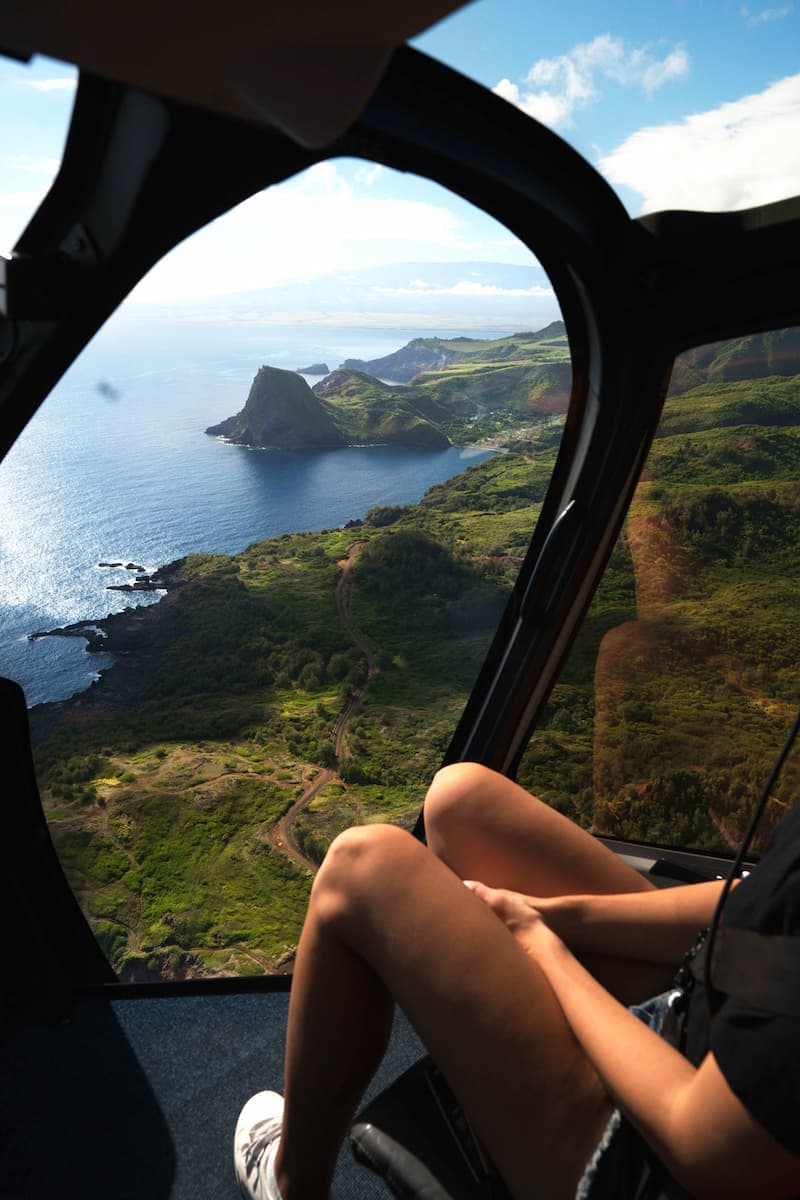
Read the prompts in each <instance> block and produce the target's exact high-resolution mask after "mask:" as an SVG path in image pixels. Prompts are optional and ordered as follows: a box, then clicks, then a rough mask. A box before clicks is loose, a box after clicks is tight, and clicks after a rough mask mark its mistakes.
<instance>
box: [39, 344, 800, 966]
mask: <svg viewBox="0 0 800 1200" xmlns="http://www.w3.org/2000/svg"><path fill="white" fill-rule="evenodd" d="M516 340H517V344H518V345H520V344H522V343H523V342H524V339H523V338H522V336H521V335H518V336H517V339H516ZM501 341H504V342H508V341H509V339H501ZM554 342H555V343H557V342H558V336H555V337H554ZM532 344H533V345H534V346H535V345H538V346H539V348H540V349H542V347H543V346H545V348H546V345H545V342H543V341H542V339H539V341H538V342H535V341H534V342H533V343H532ZM498 346H499V343H497V342H495V343H487V342H482V343H478V344H475V343H471V342H470V343H468V349H466V350H464V351H463V352H464V354H467V353H470V354H471V355H472V365H473V367H474V375H475V377H476V378H478V379H483V380H487V379H489V378H491V371H492V370H494V369H496V368H497V360H495V362H494V366H493V365H492V362H491V361H490V360H489V359H488V358H487V354H488V353H490V352H494V351H493V350H492V347H494V349H495V350H497V349H498ZM751 349H752V347H751ZM551 350H552V353H553V355H556V354H558V353H560V352H561V351H560V350H559V348H558V346H557V345H555V344H554V345H553V346H552V347H551ZM739 350H740V360H741V361H743V362H746V363H747V370H748V371H752V363H751V357H752V355H750V354H749V352H748V348H747V346H746V345H745V346H740V347H739ZM459 352H461V351H459ZM693 353H694V352H693ZM723 357H724V356H723ZM719 361H722V358H721V356H720V352H719V350H718V349H717V351H716V352H715V353H714V354H710V353H709V354H705V355H704V354H701V353H700V352H697V353H695V357H694V361H693V363H692V364H691V371H692V372H694V373H695V376H697V375H699V374H700V373H702V372H708V371H710V370H712V369H713V368H714V364H715V363H717V362H719ZM518 365H519V364H517V366H518ZM767 365H768V366H769V368H770V369H771V368H772V367H774V361H773V360H770V362H769V363H768V364H767ZM517 366H515V365H514V364H513V363H512V364H510V365H509V367H508V369H509V370H510V371H513V370H516V369H517ZM546 367H547V364H545V363H539V368H537V369H544V368H546ZM526 369H527V368H526ZM764 369H765V370H766V369H767V367H766V366H765V368H764ZM459 374H460V376H461V377H464V376H466V375H467V374H469V372H468V370H467V367H466V366H465V365H464V363H463V362H462V363H461V364H453V365H452V366H448V367H445V368H443V369H442V370H441V371H439V372H438V373H436V374H434V373H430V374H428V375H425V376H423V377H422V379H421V380H416V381H415V382H414V384H413V385H412V386H411V387H408V388H392V387H389V386H387V385H382V384H380V383H379V382H377V381H376V380H375V379H374V378H373V379H370V378H369V377H367V376H365V375H364V374H363V373H358V372H356V371H352V370H347V371H341V372H336V373H334V376H332V377H331V380H330V381H327V382H329V387H328V389H327V391H326V390H325V388H324V387H323V388H322V389H321V392H320V391H319V390H317V389H315V392H316V396H315V399H316V400H317V402H318V403H319V404H320V406H321V407H323V410H324V411H325V412H326V413H327V414H329V416H330V419H331V421H332V423H333V424H334V425H335V427H336V428H337V429H339V428H343V427H344V426H345V425H346V424H347V423H348V422H355V421H358V422H361V424H360V426H359V428H360V436H362V437H364V438H367V437H371V436H375V434H376V431H378V430H380V429H381V428H382V427H383V426H382V423H383V422H385V421H386V420H387V419H391V418H392V414H394V413H396V412H398V411H402V412H403V413H404V414H405V415H406V416H407V417H409V418H410V419H413V418H415V417H416V416H418V417H419V419H420V420H424V421H428V422H431V423H432V426H436V427H438V428H440V429H444V428H447V422H448V421H449V422H450V427H451V428H452V423H453V422H454V421H455V420H456V418H455V417H454V416H453V415H452V413H453V408H450V409H447V406H446V404H445V402H444V401H443V399H442V397H443V396H444V397H447V396H451V395H452V392H453V391H454V390H457V385H455V384H454V383H453V380H454V379H455V378H457V377H458V376H459ZM676 374H677V375H678V377H679V389H680V388H681V386H682V385H681V383H680V380H681V379H683V380H684V381H685V378H686V375H685V372H682V368H681V369H679V370H678V372H676ZM337 376H338V378H337ZM509 378H516V377H514V376H509ZM459 386H460V385H459ZM480 386H483V384H481V385H480ZM799 386H800V385H799V384H798V380H797V378H795V377H787V376H786V375H781V374H775V373H772V374H768V375H766V374H765V375H762V376H760V377H755V378H751V377H747V378H743V379H733V380H719V379H717V380H716V381H709V380H708V379H706V380H705V381H702V382H700V383H697V382H696V381H695V382H694V384H693V386H692V387H691V388H688V389H687V388H684V389H683V390H679V391H678V392H677V393H675V394H673V395H672V396H671V397H670V398H669V399H668V401H667V404H666V407H665V412H664V417H663V420H662V423H661V426H660V428H659V431H658V436H657V437H656V440H655V442H654V445H653V449H652V453H651V456H650V459H649V462H648V464H647V467H646V470H645V473H644V476H643V479H642V481H641V483H640V485H639V488H638V489H637V492H636V496H635V498H634V501H633V504H632V506H631V510H630V514H629V517H628V520H627V522H626V526H625V529H624V532H623V535H622V536H621V538H620V540H619V542H618V544H617V546H616V548H615V550H614V552H613V554H612V556H611V559H610V562H609V565H608V568H607V570H606V573H605V575H604V577H603V580H602V582H601V584H600V587H599V589H598V592H597V595H596V597H595V600H594V602H593V604H592V606H591V609H590V611H589V614H588V617H587V619H586V621H585V623H584V625H583V627H582V629H581V631H580V633H579V635H578V637H577V639H576V641H575V644H574V646H573V648H572V650H571V652H570V655H569V658H568V660H567V663H566V665H565V668H564V671H563V673H562V675H561V677H560V680H559V682H558V684H557V685H556V687H555V689H554V691H553V693H552V696H551V698H550V701H549V704H548V706H547V709H546V711H545V714H544V717H543V719H542V720H541V722H540V724H539V727H538V728H537V730H536V731H535V734H534V736H533V739H532V742H531V745H530V747H529V749H528V751H527V752H526V754H525V756H524V758H523V761H522V764H521V767H520V772H519V778H520V781H521V782H523V783H524V784H525V785H526V786H528V787H530V788H531V790H533V791H535V792H536V793H537V794H539V795H541V796H542V797H543V798H544V799H546V800H547V801H548V802H550V803H551V804H553V805H554V806H555V807H557V808H559V809H561V810H562V811H564V812H567V813H569V814H570V815H571V816H574V817H576V818H577V819H578V820H580V821H582V822H583V823H584V824H585V825H587V826H589V827H593V828H595V829H597V830H599V831H601V832H605V833H609V834H614V835H616V836H621V837H631V838H634V839H642V840H649V841H656V842H664V843H677V844H682V845H687V846H695V847H698V848H706V849H718V850H724V849H726V848H728V847H730V846H731V845H733V844H734V843H735V841H736V840H737V838H738V837H739V835H740V833H741V830H742V827H743V824H744V822H745V820H746V817H747V814H748V812H749V810H750V808H751V806H752V802H753V797H754V793H755V790H756V789H757V787H758V786H759V783H760V781H762V780H763V778H764V777H765V774H766V771H767V769H768V766H769V764H770V762H771V760H772V758H773V756H774V753H775V751H776V749H777V747H778V746H779V745H780V743H781V741H782V739H783V737H784V736H785V732H786V729H787V727H788V724H789V721H790V719H791V715H792V710H793V706H794V705H795V704H796V700H797V692H798V681H797V632H796V631H797V629H798V627H800V621H799V619H800V611H799V610H800V588H799V587H798V583H799V582H800V580H799V579H798V575H800V391H799V390H798V388H799ZM512 393H513V389H512ZM504 402H505V403H506V405H507V407H506V409H505V413H506V417H505V421H506V423H505V426H504V428H505V431H506V434H507V435H508V441H509V444H512V445H513V447H514V448H513V450H511V451H510V452H506V453H502V454H496V455H493V456H492V457H490V458H488V459H486V460H485V461H483V462H481V463H479V464H476V465H473V466H471V467H469V468H468V469H467V470H465V471H464V472H463V473H462V474H460V475H458V476H456V477H455V478H453V479H451V480H449V481H448V482H447V483H444V484H439V485H437V486H436V487H434V488H431V489H430V491H429V492H428V493H427V494H426V495H425V497H424V498H423V500H422V501H421V503H420V504H419V505H398V506H382V507H379V508H375V509H373V510H372V511H371V512H370V513H369V514H368V515H367V517H366V518H365V520H364V521H363V522H361V523H360V524H359V523H355V525H354V526H352V527H350V528H347V529H334V530H322V531H320V532H317V533H307V534H296V535H284V536H283V537H281V538H275V539H272V540H270V541H266V542H259V543H256V544H255V545H253V546H251V547H249V548H248V549H247V550H245V551H244V552H242V553H241V554H238V555H234V556H232V557H225V556H212V555H194V556H191V557H189V558H188V559H186V560H185V561H183V562H181V563H178V564H175V565H174V566H173V567H171V568H170V569H169V571H168V573H167V574H168V579H169V585H170V591H169V595H168V597H167V599H166V601H164V602H162V603H161V604H159V605H157V606H155V607H153V608H149V609H145V610H138V612H137V613H136V615H135V616H128V617H125V616H124V615H123V616H122V617H119V618H113V619H111V620H110V621H107V622H104V623H103V625H104V626H105V629H106V631H107V633H108V638H107V639H106V641H105V642H104V643H103V648H104V649H110V650H114V648H115V646H116V647H119V648H125V649H126V650H128V651H129V652H128V653H127V654H125V655H120V656H119V658H118V661H117V665H116V666H115V667H114V668H113V669H112V670H111V671H110V672H108V673H106V675H105V676H104V677H103V679H102V681H101V683H99V684H98V685H96V686H95V687H93V688H92V689H91V690H90V691H89V692H88V693H84V694H82V695H81V696H80V697H78V698H77V699H76V700H75V701H74V702H70V703H67V704H62V705H54V706H45V707H44V708H43V709H41V710H39V711H36V712H34V714H33V727H34V733H35V739H36V750H35V752H36V759H37V766H38V770H39V775H40V779H41V781H42V785H43V796H44V803H45V807H46V810H47V814H48V818H49V821H50V826H51V829H52V831H53V837H54V840H55V842H56V845H57V846H58V849H59V852H60V854H61V856H62V860H63V862H64V865H65V869H66V871H67V873H68V876H69V878H70V881H71V883H72V885H73V887H74V888H75V891H76V893H77V895H78V896H79V898H80V901H81V903H82V905H83V907H84V910H85V911H86V912H87V914H88V916H89V919H90V921H91V923H92V925H93V927H94V928H95V930H96V931H97V934H98V937H99V938H100V940H101V941H102V943H103V945H104V946H105V948H106V949H107V951H108V953H109V955H110V957H111V958H112V961H113V962H114V964H115V966H116V967H117V968H118V969H119V970H121V971H122V973H123V974H124V975H125V976H126V977H133V978H155V977H158V978H162V977H175V976H180V975H183V974H198V973H200V974H213V973H220V972H222V973H226V972H232V971H233V972H263V971H265V970H268V971H271V970H279V969H282V966H283V964H285V963H286V962H287V961H288V958H290V956H291V949H292V946H293V944H294V943H295V942H296V939H297V936H298V934H299V929H300V926H301V922H302V916H303V912H304V907H305V903H306V899H307V895H308V890H309V886H310V880H311V867H313V864H314V863H317V862H319V861H320V859H321V857H322V855H323V854H324V851H325V848H326V847H327V845H328V844H329V842H330V840H331V838H332V837H333V836H334V835H335V834H336V833H337V832H338V831H339V830H340V829H342V828H344V827H345V826H347V825H349V824H352V823H359V822H370V821H382V820H389V821H395V822H399V823H400V824H403V825H406V826H409V825H410V824H411V823H412V822H413V820H414V819H415V817H416V814H417V812H418V810H419V806H420V803H421V800H422V797H423V795H424V792H425V788H426V786H427V783H428V782H429V780H430V778H431V776H432V774H433V772H434V771H435V769H436V767H437V765H438V764H439V762H440V761H441V757H442V754H443V753H444V751H445V749H446V747H447V744H448V742H449V739H450V737H451V735H452V731H453V729H454V727H455V724H456V722H457V720H458V717H459V715H460V713H461V711H462V709H463V705H464V702H465V700H466V698H467V696H468V695H469V691H470V689H471V686H472V684H473V681H474V679H475V676H476V674H477V672H478V670H479V668H480V664H481V662H482V660H483V657H484V655H485V653H486V649H487V647H488V645H489V642H490V640H491V638H492V636H493V632H494V629H495V626H496V623H497V620H498V617H499V614H500V613H501V612H502V608H503V605H504V603H505V601H506V598H507V596H508V594H509V591H510V589H511V586H512V584H513V580H514V578H515V577H516V574H517V572H518V570H519V566H520V564H521V561H522V557H523V555H524V553H525V551H526V548H527V545H528V543H529V540H530V536H531V532H532V530H533V528H534V526H535V523H536V520H537V517H538V514H539V510H540V506H541V503H542V500H543V498H544V495H545V492H546V489H547V485H548V481H549V478H550V474H551V471H552V468H553V464H554V462H555V456H556V453H557V450H558V444H559V439H560V428H561V418H560V417H559V415H558V414H553V413H550V414H548V413H547V412H546V411H545V412H539V413H538V414H536V419H535V420H532V419H530V418H523V417H521V416H520V417H519V418H516V417H514V415H513V412H512V410H513V405H514V403H515V401H514V400H513V398H512V397H509V396H506V397H505V401H504ZM448 403H454V402H452V400H451V401H448ZM424 404H427V405H428V407H427V408H425V407H423V405H424ZM401 405H405V408H398V406H401ZM437 406H438V407H437ZM443 412H449V413H450V416H449V417H444V416H442V413H443ZM509 413H511V415H509ZM387 415H388V416H387ZM482 419H483V418H482ZM485 419H486V420H488V419H489V418H488V416H487V417H486V418H485ZM492 419H495V417H493V418H492ZM496 419H497V421H498V422H500V420H501V417H500V416H499V415H498V416H497V417H496ZM799 783H800V774H799V773H798V768H797V764H792V763H790V764H789V767H788V768H787V771H786V774H785V775H784V777H783V780H782V782H781V784H780V786H779V788H778V791H777V794H776V796H775V797H774V798H773V802H772V805H771V815H770V820H772V821H773V822H774V820H775V819H776V818H777V816H778V815H779V814H780V812H781V811H782V810H783V808H784V807H785V806H786V805H787V804H788V803H790V802H791V801H792V800H793V798H794V796H795V795H796V787H797V785H798V784H799ZM762 844H763V842H762ZM287 956H288V958H287Z"/></svg>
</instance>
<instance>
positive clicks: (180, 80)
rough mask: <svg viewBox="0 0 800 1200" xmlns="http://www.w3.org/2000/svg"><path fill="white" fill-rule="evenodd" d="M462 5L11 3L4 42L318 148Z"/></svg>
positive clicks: (452, 0) (24, 53) (251, 0)
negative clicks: (415, 42) (400, 51)
mask: <svg viewBox="0 0 800 1200" xmlns="http://www.w3.org/2000/svg"><path fill="white" fill-rule="evenodd" d="M461 3H462V0H406V2H405V3H403V4H402V5H399V4H374V3H370V0H348V3H347V4H343V5H331V4H326V3H324V2H323V0H311V2H310V3H308V2H307V3H303V4H281V5H270V6H269V7H268V8H267V7H265V6H264V5H263V4H259V3H257V2H256V0H233V3H230V4H227V5H226V6H225V9H224V12H223V11H222V9H221V8H220V5H219V4H216V3H210V2H209V0H201V2H200V3H192V4H189V3H186V2H184V3H179V4H169V5H164V4H160V3H158V2H157V0H145V2H144V3H137V4H132V3H122V4H117V3H115V4H106V3H103V2H102V0H77V3H72V4H69V5H68V6H65V5H64V4H63V3H60V2H59V0H37V2H35V3H33V4H19V3H12V4H10V5H7V6H4V11H3V13H2V17H0V45H2V46H3V48H4V49H5V50H7V51H8V52H10V53H12V54H14V55H16V56H19V57H22V58H28V57H30V56H31V55H32V54H34V53H38V54H47V55H50V56H51V57H53V58H58V59H62V60H64V61H66V62H71V63H74V64H75V65H76V66H78V67H79V68H80V69H81V70H82V71H87V72H89V73H90V74H93V75H99V76H102V77H103V78H105V79H111V80H114V81H116V82H118V83H126V84H129V85H131V86H133V87H136V88H140V89H141V90H142V91H146V92H154V93H156V94H157V95H160V96H166V97H168V98H170V99H173V100H180V101H183V102H184V103H188V104H193V105H196V106H198V107H200V108H205V109H209V110H211V111H212V112H216V113H223V114H225V115H227V116H232V117H238V118H240V119H244V120H248V121H256V122H258V123H259V124H264V123H266V124H269V125H275V126H277V127H278V128H279V129H281V130H283V132H285V133H289V134H290V135H291V136H292V137H294V138H296V140H297V141H299V142H301V143H302V144H303V145H307V146H321V145H324V144H326V143H327V142H329V141H331V140H332V139H333V138H334V137H336V136H337V135H338V134H340V133H342V132H343V131H344V129H346V128H347V126H348V125H350V124H351V123H352V121H353V120H354V119H355V117H356V116H357V115H358V113H359V111H360V110H361V109H362V108H363V106H364V104H365V103H366V101H367V99H368V98H369V96H370V95H371V94H372V92H373V91H374V90H375V88H376V87H377V85H378V83H379V82H380V80H381V78H382V76H383V74H384V71H385V70H386V67H387V65H388V62H389V58H390V56H391V53H392V51H393V50H394V49H395V48H396V47H397V46H399V45H400V44H401V43H402V42H404V41H406V40H408V39H409V38H411V37H414V36H415V35H416V34H418V33H421V32H422V31H423V30H424V29H427V28H428V26H430V25H432V24H434V23H435V22H436V21H438V20H440V19H441V18H442V17H444V16H446V15H447V14H448V13H450V12H452V11H453V10H454V9H456V8H459V7H461Z"/></svg>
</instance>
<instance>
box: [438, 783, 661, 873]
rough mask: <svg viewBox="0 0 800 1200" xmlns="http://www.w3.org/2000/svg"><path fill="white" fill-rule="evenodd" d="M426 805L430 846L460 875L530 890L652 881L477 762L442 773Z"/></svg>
mask: <svg viewBox="0 0 800 1200" xmlns="http://www.w3.org/2000/svg"><path fill="white" fill-rule="evenodd" d="M424 811H425V830H426V834H427V838H428V845H429V846H430V848H431V850H432V851H433V853H434V854H435V855H436V856H437V857H438V858H441V859H442V861H443V862H446V863H447V865H448V866H449V867H451V868H452V870H453V871H455V873H456V875H458V876H460V877H461V878H462V879H480V880H481V881H482V882H483V883H488V884H489V885H490V886H492V887H506V888H511V889H512V890H513V891H515V892H523V893H524V894H525V895H528V896H566V895H570V894H576V893H583V894H585V893H589V892H592V893H598V894H599V893H602V892H636V891H648V890H650V889H651V888H652V886H653V885H652V883H650V882H648V880H646V879H643V878H642V876H641V875H639V874H638V872H637V871H634V870H633V868H632V867H629V866H628V865H627V864H626V863H624V862H622V861H621V859H619V858H618V857H617V855H616V854H614V853H613V852H612V851H611V850H609V849H608V848H607V847H606V846H604V845H603V844H602V842H599V841H598V840H597V839H596V838H593V837H592V836H591V834H589V833H587V832H586V831H585V830H584V829H581V828H580V827H579V826H578V825H575V824H574V823H573V822H572V821H570V820H569V819H568V818H567V817H565V816H562V814H561V813H559V812H556V811H555V809H553V808H550V807H549V806H548V805H547V804H543V803H542V801H541V800H537V799H536V797H535V796H531V795H530V794H529V793H528V792H526V791H525V790H524V789H523V788H521V787H520V786H519V784H516V783H514V782H513V781H512V780H511V779H507V778H506V777H505V775H499V774H498V773H497V772H496V771H492V770H490V769H489V768H488V767H483V766H481V765H480V764H479V763H453V764H452V765H451V766H449V767H443V768H442V770H441V771H438V772H437V773H436V775H435V776H434V779H433V782H432V784H431V786H430V788H429V790H428V795H427V797H426V799H425V810H424Z"/></svg>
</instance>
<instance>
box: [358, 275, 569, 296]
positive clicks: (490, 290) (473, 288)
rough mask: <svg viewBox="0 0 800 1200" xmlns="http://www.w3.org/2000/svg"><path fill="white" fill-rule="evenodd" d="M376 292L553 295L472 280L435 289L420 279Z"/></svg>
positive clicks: (535, 288)
mask: <svg viewBox="0 0 800 1200" xmlns="http://www.w3.org/2000/svg"><path fill="white" fill-rule="evenodd" d="M375 291H376V292H390V293H391V294H392V295H393V296H547V297H553V296H554V295H555V293H554V291H553V289H552V288H549V287H542V286H541V285H540V284H538V283H537V284H534V285H533V287H529V288H504V287H497V286H496V285H495V284H493V283H476V282H475V280H474V279H462V280H461V281H460V282H459V283H454V284H452V285H451V286H450V287H437V286H436V285H435V284H430V283H425V281H424V280H422V279H412V281H411V283H410V284H409V285H408V287H378V288H376V289H375Z"/></svg>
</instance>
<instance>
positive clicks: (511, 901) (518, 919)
mask: <svg viewBox="0 0 800 1200" xmlns="http://www.w3.org/2000/svg"><path fill="white" fill-rule="evenodd" d="M464 887H466V888H469V890H470V891H471V892H474V894H475V895H476V896H477V897H478V899H479V900H482V901H483V903H484V904H485V905H486V906H487V908H490V909H491V910H492V912H493V913H494V914H495V916H496V917H498V918H499V920H501V921H502V922H503V924H504V925H505V926H506V928H507V929H508V931H509V932H510V933H512V934H513V935H514V937H515V938H516V939H517V941H518V942H520V944H521V945H522V946H523V948H524V949H525V950H527V951H528V952H529V953H531V954H535V953H536V952H538V951H539V950H540V949H541V948H542V947H543V945H544V944H546V943H552V940H553V939H555V940H559V939H558V934H557V933H556V931H555V929H554V928H553V925H552V924H551V923H550V922H549V921H548V916H547V911H546V910H547V909H548V908H549V907H550V904H551V903H552V902H549V901H547V900H545V899H541V900H540V899H539V898H537V897H535V896H524V895H523V894H522V893H521V892H512V891H509V890H508V889H507V888H493V887H488V886H487V885H486V884H485V883H480V882H479V881H478V880H475V879H465V880H464Z"/></svg>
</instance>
